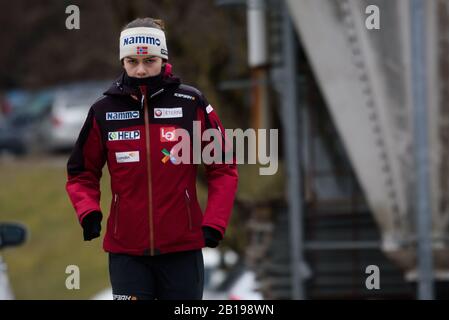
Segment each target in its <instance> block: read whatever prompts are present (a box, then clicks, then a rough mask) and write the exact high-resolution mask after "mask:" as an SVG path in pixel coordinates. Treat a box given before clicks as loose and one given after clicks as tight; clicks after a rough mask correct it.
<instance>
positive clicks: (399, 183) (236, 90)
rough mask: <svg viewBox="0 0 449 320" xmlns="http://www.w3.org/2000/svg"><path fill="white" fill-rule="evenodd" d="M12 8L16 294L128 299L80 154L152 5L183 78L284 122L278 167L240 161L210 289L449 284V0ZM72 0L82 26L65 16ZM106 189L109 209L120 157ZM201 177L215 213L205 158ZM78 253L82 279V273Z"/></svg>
mask: <svg viewBox="0 0 449 320" xmlns="http://www.w3.org/2000/svg"><path fill="white" fill-rule="evenodd" d="M1 5H2V11H1V12H0V26H1V28H0V38H1V39H2V48H3V50H1V51H0V181H1V183H0V249H2V250H1V251H0V254H1V256H0V299H12V298H16V299H110V298H111V295H110V289H109V279H108V269H107V255H106V254H105V253H104V252H103V250H102V247H101V244H102V243H101V241H99V240H96V241H92V242H83V241H82V229H81V227H80V225H79V224H78V221H77V219H76V216H75V212H74V210H73V208H72V207H71V204H70V201H69V199H68V196H67V195H66V192H65V182H66V167H65V166H66V162H67V160H68V156H69V154H70V150H71V148H72V147H73V145H74V143H75V140H76V138H77V136H78V133H79V130H80V128H81V125H82V123H83V122H84V120H85V118H86V115H87V111H88V109H89V107H90V106H91V105H92V103H93V102H94V101H95V100H96V99H98V98H99V97H101V95H102V93H103V92H104V91H105V90H106V89H107V88H108V86H109V85H110V83H111V82H112V81H113V80H114V79H115V78H116V77H117V76H118V75H119V74H120V72H121V65H120V62H119V60H118V43H119V41H118V39H119V34H120V30H121V28H122V27H123V26H124V25H125V24H126V23H127V22H129V21H131V20H133V19H135V18H137V17H147V16H149V17H153V18H159V19H163V20H164V21H165V27H166V35H167V45H168V48H169V50H170V63H171V64H172V65H173V72H174V74H176V75H178V76H180V77H181V79H182V80H183V81H184V82H185V83H187V84H190V85H193V86H195V87H197V88H199V89H200V90H201V91H202V92H203V93H204V94H205V95H206V97H207V98H208V100H209V102H210V103H211V104H212V105H213V106H214V108H215V109H216V110H217V112H218V114H219V115H220V117H221V119H222V122H223V123H224V126H225V127H226V128H242V129H243V130H245V129H247V128H255V129H270V128H274V129H279V170H278V171H277V173H276V174H275V175H271V176H263V175H259V165H257V164H255V165H254V164H241V165H239V174H240V180H239V188H238V194H237V198H236V201H235V206H234V212H233V216H232V220H231V224H230V226H229V228H228V230H227V232H226V237H225V239H224V241H223V243H222V244H221V245H220V247H219V249H209V248H208V249H204V251H203V253H204V257H205V265H206V274H205V280H206V281H205V294H204V299H416V298H417V299H447V298H448V297H449V282H448V281H449V255H448V253H449V252H448V245H449V241H448V240H449V230H448V224H449V178H448V177H449V176H448V173H449V172H448V170H449V167H448V163H449V152H448V148H447V145H448V144H447V143H448V139H449V131H448V129H449V109H448V105H447V103H446V98H447V97H448V95H449V91H448V89H447V86H448V85H449V79H448V75H449V72H448V71H449V60H448V59H449V58H448V57H449V1H447V0H431V1H422V0H370V1H368V0H246V1H245V0H190V1H181V0H166V1H143V0H142V1H139V0H130V1H118V0H95V1H87V0H75V1H55V0H41V1H33V2H30V1H24V0H16V1H1ZM69 5H76V6H78V7H79V9H80V29H73V30H69V29H67V28H66V19H67V17H68V16H69V14H67V13H66V8H67V6H69ZM373 5H374V6H375V7H372V6H373ZM370 6H371V7H370ZM376 8H377V9H376ZM376 12H377V15H376ZM376 17H377V19H378V21H377V22H378V23H377V26H376ZM373 26H374V27H373ZM101 188H102V200H101V206H102V208H103V212H104V213H105V214H106V212H107V208H108V207H109V203H110V201H111V195H110V187H109V176H108V171H107V168H106V167H105V168H104V170H103V179H102V184H101ZM197 188H198V192H199V198H200V200H201V205H202V206H203V208H204V207H205V204H206V201H207V183H206V180H205V177H204V172H202V171H201V172H200V176H199V179H198V183H197ZM105 220H106V219H103V221H105ZM23 229H25V230H26V235H25V233H24V232H23ZM104 229H105V225H103V232H104ZM2 237H3V239H2ZM19 244H20V246H19ZM69 265H77V266H78V267H79V269H80V275H81V283H80V289H79V290H68V289H67V288H66V286H65V281H66V278H67V277H68V274H66V273H65V270H66V267H67V266H69ZM369 266H375V267H377V268H378V273H376V272H374V274H373V273H372V272H369V271H367V270H368V269H369V268H368V267H369ZM367 268H368V269H367ZM370 270H371V269H370ZM373 277H374V278H373ZM376 277H377V278H376ZM373 279H374V280H373ZM376 279H377V280H378V281H377V282H378V284H379V285H378V286H375V288H372V287H371V286H370V285H369V284H370V283H372V282H373V281H374V282H373V283H376Z"/></svg>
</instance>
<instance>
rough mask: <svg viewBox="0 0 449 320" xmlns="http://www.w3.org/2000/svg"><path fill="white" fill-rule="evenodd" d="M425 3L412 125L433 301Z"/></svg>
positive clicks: (420, 233)
mask: <svg viewBox="0 0 449 320" xmlns="http://www.w3.org/2000/svg"><path fill="white" fill-rule="evenodd" d="M424 2H425V1H423V0H412V2H411V7H410V10H411V19H410V20H411V37H412V39H411V42H412V86H413V87H412V88H413V123H414V132H413V135H414V142H415V150H414V151H415V164H416V182H415V192H416V194H415V201H416V205H415V210H416V230H417V259H418V266H417V271H418V279H417V281H418V299H420V300H431V299H434V284H433V256H432V240H431V232H432V215H431V207H430V181H429V174H430V168H429V139H428V132H429V131H428V130H429V128H428V122H427V121H428V119H427V112H428V111H427V110H428V108H427V65H426V21H425V12H424Z"/></svg>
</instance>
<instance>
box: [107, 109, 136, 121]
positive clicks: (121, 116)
mask: <svg viewBox="0 0 449 320" xmlns="http://www.w3.org/2000/svg"><path fill="white" fill-rule="evenodd" d="M139 117H140V114H139V111H124V112H106V120H129V119H139Z"/></svg>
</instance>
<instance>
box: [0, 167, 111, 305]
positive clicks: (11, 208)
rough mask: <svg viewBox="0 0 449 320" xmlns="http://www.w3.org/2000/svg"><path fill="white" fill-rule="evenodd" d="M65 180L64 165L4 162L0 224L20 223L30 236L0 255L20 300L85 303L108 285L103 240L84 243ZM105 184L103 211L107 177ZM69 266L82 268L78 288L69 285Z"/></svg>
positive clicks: (107, 199) (105, 201)
mask: <svg viewBox="0 0 449 320" xmlns="http://www.w3.org/2000/svg"><path fill="white" fill-rule="evenodd" d="M104 172H106V173H107V170H104ZM65 177H66V173H65V168H64V167H63V166H62V165H59V166H54V165H45V164H37V165H36V164H33V163H32V162H28V161H26V162H18V163H7V164H5V163H1V164H0V179H1V184H0V220H1V221H18V222H22V223H24V224H25V225H26V226H27V227H28V230H29V232H30V238H29V239H28V241H27V243H26V244H24V245H22V246H21V247H16V248H11V249H7V250H4V251H2V255H3V257H4V259H5V260H6V262H7V264H8V269H9V276H10V281H11V283H12V286H13V290H14V293H15V295H16V298H17V299H87V298H90V297H91V296H92V295H94V294H95V293H97V292H98V291H100V290H101V289H103V288H105V287H107V286H108V285H109V279H108V273H107V255H106V254H105V253H104V252H103V250H102V248H101V245H102V243H101V241H100V240H98V239H96V240H95V241H93V242H84V241H83V240H82V229H81V227H80V225H79V223H78V221H77V220H76V216H75V213H74V210H73V208H72V207H71V205H70V202H69V200H68V197H67V195H66V192H65ZM102 180H103V181H102V190H103V195H102V201H101V202H102V209H103V210H104V209H107V206H108V203H109V201H110V195H109V191H108V190H109V176H108V175H107V174H106V175H105V177H104V179H102ZM105 212H107V210H106V211H105ZM103 228H104V223H103ZM71 264H74V265H77V266H79V268H80V276H81V277H80V279H81V281H80V290H67V289H66V287H65V280H66V277H67V276H68V275H67V274H66V273H65V270H66V267H67V266H68V265H71Z"/></svg>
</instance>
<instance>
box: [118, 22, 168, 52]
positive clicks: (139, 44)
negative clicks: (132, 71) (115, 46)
mask: <svg viewBox="0 0 449 320" xmlns="http://www.w3.org/2000/svg"><path fill="white" fill-rule="evenodd" d="M136 55H138V56H140V55H144V56H157V57H161V58H163V59H167V60H168V51H167V44H166V42H165V33H164V31H162V30H160V29H156V28H148V27H138V28H130V29H125V30H123V31H122V32H121V33H120V60H122V59H123V58H124V57H127V56H136Z"/></svg>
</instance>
